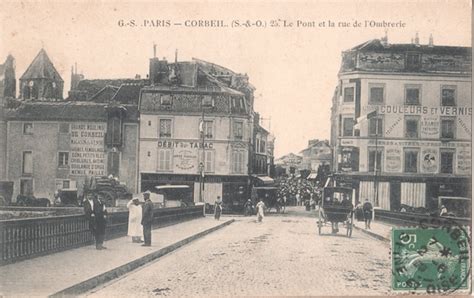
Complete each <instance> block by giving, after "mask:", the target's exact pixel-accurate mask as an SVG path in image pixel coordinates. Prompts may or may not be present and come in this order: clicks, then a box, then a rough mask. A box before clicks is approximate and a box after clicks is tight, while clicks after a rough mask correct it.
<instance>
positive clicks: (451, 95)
mask: <svg viewBox="0 0 474 298" xmlns="http://www.w3.org/2000/svg"><path fill="white" fill-rule="evenodd" d="M441 105H442V106H456V86H442V87H441Z"/></svg>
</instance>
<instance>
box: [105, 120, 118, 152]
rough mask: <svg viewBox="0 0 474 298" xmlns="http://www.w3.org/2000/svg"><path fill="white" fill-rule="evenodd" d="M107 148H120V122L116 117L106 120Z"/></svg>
mask: <svg viewBox="0 0 474 298" xmlns="http://www.w3.org/2000/svg"><path fill="white" fill-rule="evenodd" d="M106 140H107V146H108V147H120V146H122V120H121V118H120V117H118V116H111V117H109V118H108V119H107V138H106Z"/></svg>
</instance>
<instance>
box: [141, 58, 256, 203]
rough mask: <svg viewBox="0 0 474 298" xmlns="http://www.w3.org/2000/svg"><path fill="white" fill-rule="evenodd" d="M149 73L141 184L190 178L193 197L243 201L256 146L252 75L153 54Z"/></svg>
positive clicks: (144, 93)
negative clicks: (251, 154)
mask: <svg viewBox="0 0 474 298" xmlns="http://www.w3.org/2000/svg"><path fill="white" fill-rule="evenodd" d="M149 78H150V84H151V85H150V86H145V87H144V88H143V89H142V90H141V96H140V103H139V110H140V137H139V145H140V153H139V181H140V189H141V190H142V191H145V190H153V189H154V188H155V187H156V186H159V185H166V184H179V185H187V186H189V188H190V189H191V193H192V196H191V197H189V198H186V199H187V200H193V201H194V202H205V203H210V204H213V203H214V201H215V200H216V198H217V196H221V197H222V198H223V202H224V205H227V206H229V205H230V206H233V205H241V204H242V203H243V201H244V200H245V198H246V195H248V192H249V189H248V187H249V152H250V151H249V150H250V148H251V146H252V125H253V124H252V113H253V87H252V86H251V85H250V84H249V83H248V77H247V76H246V75H240V74H237V73H234V72H233V71H231V70H229V69H227V68H224V67H222V66H219V65H216V64H213V63H209V62H205V61H202V60H198V59H193V60H192V61H187V62H178V61H177V59H176V60H175V62H174V63H168V62H167V61H166V60H159V59H158V58H151V59H150V74H149Z"/></svg>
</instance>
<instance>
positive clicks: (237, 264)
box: [88, 210, 390, 297]
mask: <svg viewBox="0 0 474 298" xmlns="http://www.w3.org/2000/svg"><path fill="white" fill-rule="evenodd" d="M324 232H326V233H327V234H329V232H330V231H329V228H326V230H325V231H324ZM389 260H390V258H389V246H388V245H387V244H384V243H382V242H381V241H378V240H374V239H372V238H369V237H368V236H366V235H365V234H363V233H361V232H359V231H354V233H353V237H352V238H350V239H349V238H346V237H343V236H342V235H341V236H332V235H326V236H319V235H317V231H316V225H315V219H314V218H310V217H308V213H307V212H305V211H298V212H294V211H293V212H292V211H291V210H290V212H289V214H286V215H284V216H267V217H265V220H264V222H263V223H256V222H255V220H254V218H248V217H239V218H236V222H234V223H233V224H231V225H230V226H229V227H226V228H224V229H222V230H219V231H217V232H214V233H213V234H211V235H208V236H206V237H204V238H202V239H200V240H198V241H196V242H194V243H192V244H190V245H188V246H185V247H183V248H181V249H179V250H177V251H176V252H174V253H171V254H169V255H167V256H165V257H163V258H161V259H159V260H158V261H156V262H154V263H152V264H149V265H148V266H146V267H144V268H142V269H140V270H137V271H135V272H132V273H130V274H128V275H127V276H125V277H123V278H121V279H117V280H115V281H113V282H111V283H109V284H106V285H105V286H103V287H102V288H99V289H96V290H95V291H94V292H91V293H89V294H88V295H89V296H91V297H98V296H100V297H103V296H108V297H112V296H115V297H119V296H124V295H137V296H236V295H239V296H247V295H250V296H260V295H331V294H332V295H345V294H347V295H383V294H387V293H389V284H390V261H389Z"/></svg>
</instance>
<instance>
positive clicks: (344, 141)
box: [341, 139, 354, 146]
mask: <svg viewBox="0 0 474 298" xmlns="http://www.w3.org/2000/svg"><path fill="white" fill-rule="evenodd" d="M341 146H354V140H347V139H341Z"/></svg>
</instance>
